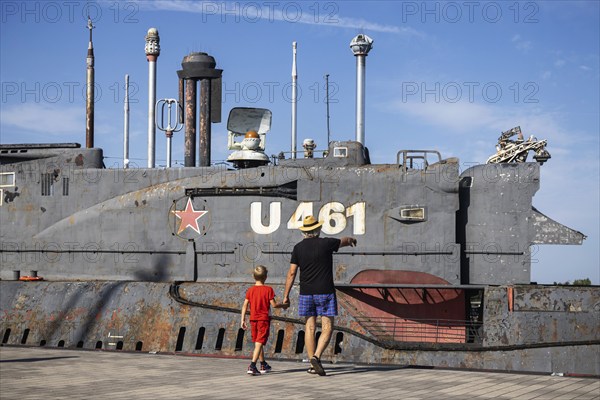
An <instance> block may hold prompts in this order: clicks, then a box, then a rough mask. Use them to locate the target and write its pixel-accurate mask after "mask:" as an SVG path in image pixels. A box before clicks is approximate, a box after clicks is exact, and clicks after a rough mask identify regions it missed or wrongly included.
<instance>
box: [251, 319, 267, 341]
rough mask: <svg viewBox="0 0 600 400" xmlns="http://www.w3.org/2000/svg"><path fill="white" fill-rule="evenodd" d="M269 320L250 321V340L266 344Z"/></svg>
mask: <svg viewBox="0 0 600 400" xmlns="http://www.w3.org/2000/svg"><path fill="white" fill-rule="evenodd" d="M270 328H271V321H250V331H251V332H252V342H253V343H256V342H258V343H262V344H263V345H265V344H267V339H268V338H269V330H270Z"/></svg>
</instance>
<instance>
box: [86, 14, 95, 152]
mask: <svg viewBox="0 0 600 400" xmlns="http://www.w3.org/2000/svg"><path fill="white" fill-rule="evenodd" d="M87 27H88V29H89V30H90V41H89V43H88V51H87V58H86V64H87V77H86V84H87V88H86V99H85V145H86V147H87V148H89V149H91V148H92V147H94V85H95V81H94V45H93V44H92V29H94V25H92V20H91V18H90V17H89V16H88V24H87Z"/></svg>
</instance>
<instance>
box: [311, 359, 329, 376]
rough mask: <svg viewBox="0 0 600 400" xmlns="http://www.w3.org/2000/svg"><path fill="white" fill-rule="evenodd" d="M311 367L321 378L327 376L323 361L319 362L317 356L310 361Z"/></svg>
mask: <svg viewBox="0 0 600 400" xmlns="http://www.w3.org/2000/svg"><path fill="white" fill-rule="evenodd" d="M310 365H311V366H312V367H313V368H314V370H315V372H316V373H317V374H319V375H320V376H325V375H327V374H326V373H325V370H324V369H323V366H322V365H321V360H319V359H318V358H317V357H316V356H313V357H312V358H311V359H310Z"/></svg>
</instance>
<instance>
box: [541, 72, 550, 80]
mask: <svg viewBox="0 0 600 400" xmlns="http://www.w3.org/2000/svg"><path fill="white" fill-rule="evenodd" d="M540 77H541V78H542V79H543V80H548V79H550V78H551V77H552V72H551V71H544V72H542V75H541V76H540Z"/></svg>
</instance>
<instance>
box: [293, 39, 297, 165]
mask: <svg viewBox="0 0 600 400" xmlns="http://www.w3.org/2000/svg"><path fill="white" fill-rule="evenodd" d="M292 51H293V59H292V158H296V128H297V121H296V116H297V113H298V109H297V97H298V92H297V90H296V89H297V88H296V86H297V80H298V72H297V71H296V42H292Z"/></svg>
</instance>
